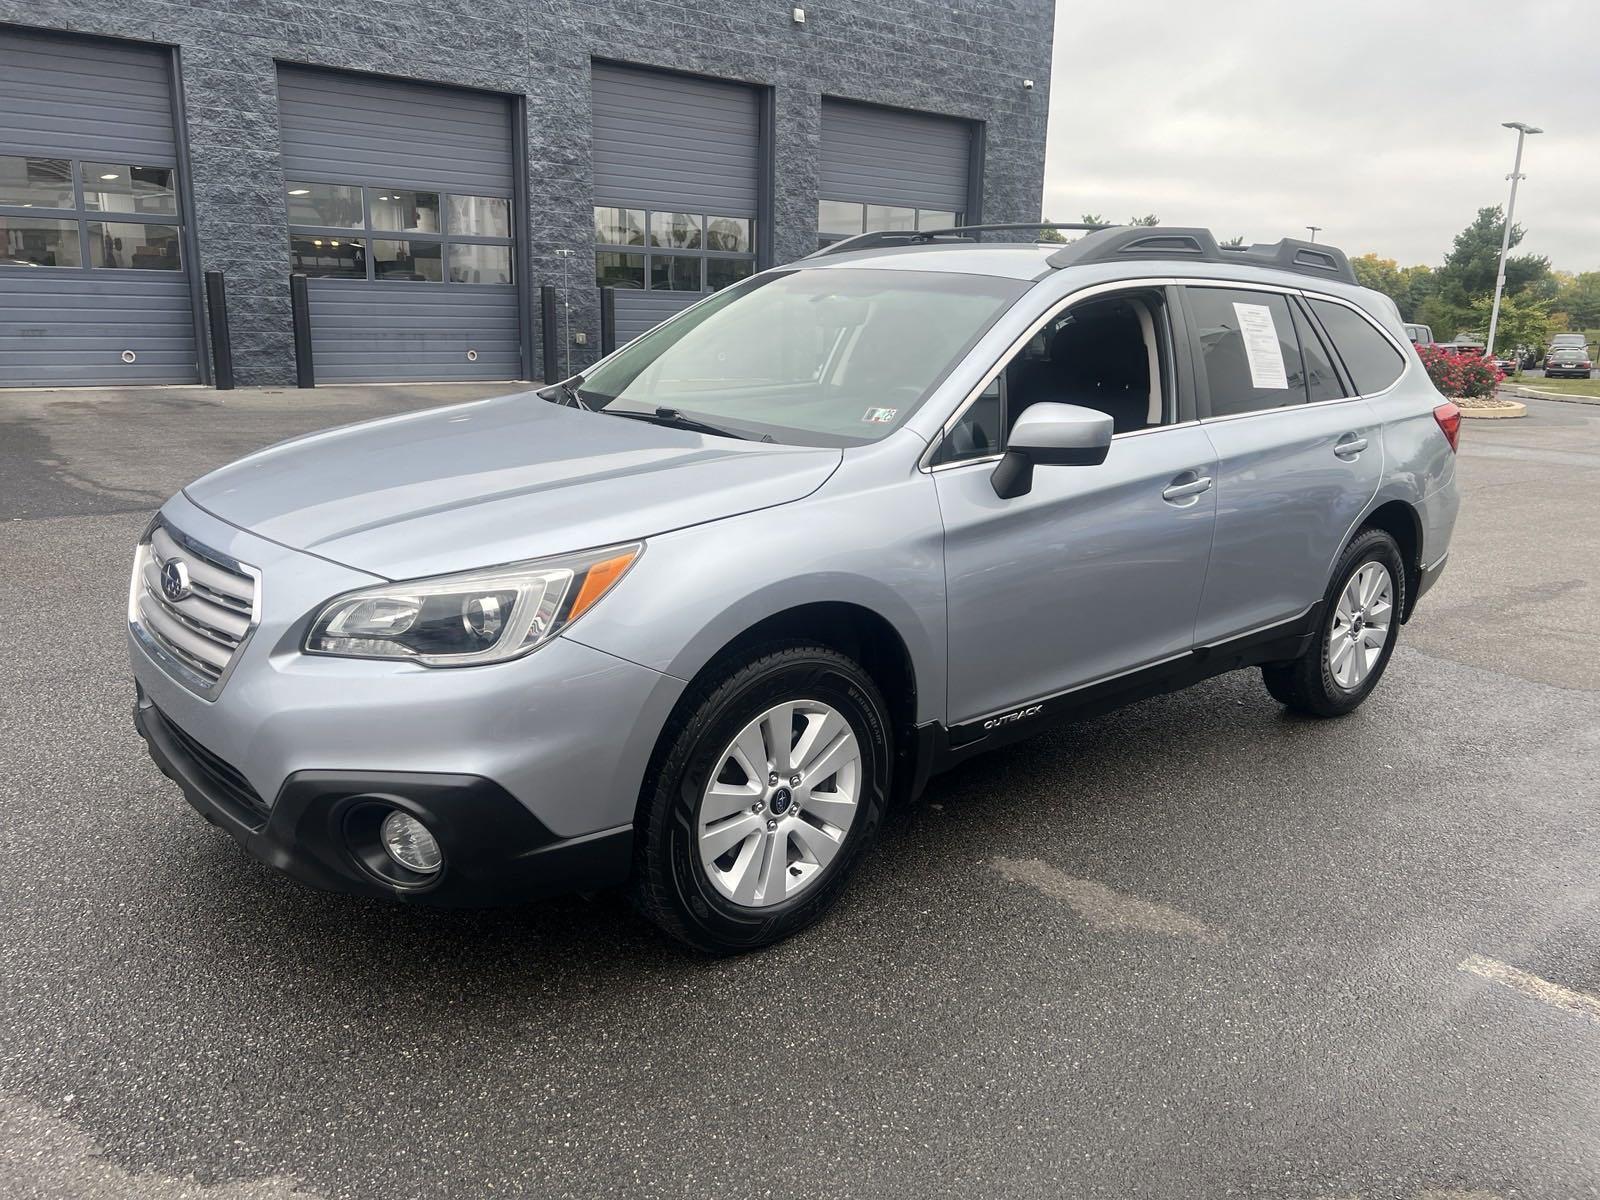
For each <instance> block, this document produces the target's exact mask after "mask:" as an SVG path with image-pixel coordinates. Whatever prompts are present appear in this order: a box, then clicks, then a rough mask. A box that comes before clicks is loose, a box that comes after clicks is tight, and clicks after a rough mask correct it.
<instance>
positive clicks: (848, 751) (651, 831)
mask: <svg viewBox="0 0 1600 1200" xmlns="http://www.w3.org/2000/svg"><path fill="white" fill-rule="evenodd" d="M684 708H685V711H684V712H683V714H682V716H681V718H680V719H679V720H678V721H677V722H676V723H675V724H674V726H673V727H672V728H670V729H669V730H668V732H667V740H668V741H669V743H670V744H669V745H668V747H667V749H666V753H665V755H664V757H662V758H661V759H660V761H659V764H658V765H657V766H656V768H655V770H654V771H653V773H652V775H651V778H650V780H649V781H648V782H647V784H646V786H645V793H644V797H643V800H642V804H641V811H640V816H639V821H638V823H637V829H636V832H637V840H636V847H635V854H636V863H635V871H634V899H635V902H636V904H637V905H638V907H639V909H640V911H642V912H643V913H644V915H645V916H647V917H649V918H650V920H652V921H653V922H655V924H656V925H658V926H660V928H661V929H663V930H664V931H665V932H667V933H668V934H670V935H672V936H673V937H674V938H676V939H678V940H679V941H681V942H684V943H685V944H687V945H689V946H692V947H694V948H695V949H697V950H701V951H704V952H707V953H712V954H728V953H736V952H738V951H742V950H753V949H756V948H758V947H761V946H765V945H769V944H771V943H772V942H775V941H778V940H780V939H782V938H785V937H788V936H789V935H790V934H792V933H795V932H797V931H798V930H800V929H803V928H804V927H805V926H807V925H809V924H811V923H812V922H813V921H815V920H816V919H817V918H818V917H820V916H821V915H822V914H823V913H824V912H826V911H827V909H828V908H829V907H830V906H831V905H832V904H833V902H834V901H835V900H836V899H838V896H839V894H840V893H841V892H842V891H843V889H844V886H845V883H846V880H847V877H848V876H849V873H850V871H851V870H852V869H853V868H854V866H855V864H856V862H857V861H858V860H859V859H860V857H861V854H862V853H863V852H864V851H865V849H866V847H867V845H868V844H869V843H870V842H871V840H872V838H873V836H874V834H875V833H876V832H877V827H878V824H879V822H880V821H881V820H882V817H883V811H884V806H885V802H886V798H887V796H888V787H889V764H890V762H891V761H892V757H891V756H892V746H891V740H890V731H889V724H888V719H887V711H888V710H887V708H886V706H885V705H884V702H883V698H882V697H881V696H880V695H879V693H878V689H877V687H876V686H875V685H874V684H873V682H872V680H871V678H870V677H869V676H868V675H867V674H866V672H865V671H863V670H862V669H861V667H860V666H859V665H858V664H856V663H855V662H853V661H852V660H851V659H849V658H847V657H845V656H844V655H842V654H839V653H838V652H836V651H833V650H829V649H826V648H824V647H821V646H789V647H782V648H777V649H773V650H769V651H767V652H766V653H762V654H760V655H758V656H756V657H754V658H752V659H750V660H747V661H745V662H743V663H735V664H731V665H730V666H729V667H728V668H727V669H726V670H725V671H724V672H722V673H721V674H720V675H719V676H718V677H716V678H714V679H712V680H710V681H708V682H707V683H705V684H703V685H701V687H700V689H699V692H698V698H697V699H695V700H692V701H691V702H690V704H687V705H685V706H684Z"/></svg>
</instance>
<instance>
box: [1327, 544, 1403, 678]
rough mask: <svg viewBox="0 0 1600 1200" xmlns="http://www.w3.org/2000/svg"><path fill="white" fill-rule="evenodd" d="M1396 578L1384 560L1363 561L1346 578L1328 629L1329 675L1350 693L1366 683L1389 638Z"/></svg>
mask: <svg viewBox="0 0 1600 1200" xmlns="http://www.w3.org/2000/svg"><path fill="white" fill-rule="evenodd" d="M1393 616H1394V579H1393V578H1392V577H1391V576H1390V574H1389V568H1388V567H1386V566H1384V565H1383V564H1382V563H1378V562H1369V563H1362V564H1361V566H1359V567H1357V568H1356V570H1355V572H1354V573H1353V574H1352V575H1351V576H1350V578H1349V579H1348V580H1346V581H1345V585H1344V588H1343V590H1342V591H1340V593H1339V599H1338V601H1337V602H1336V603H1335V604H1334V606H1333V626H1332V628H1331V629H1330V630H1329V632H1328V649H1327V653H1326V658H1327V664H1328V674H1330V675H1332V676H1333V681H1334V682H1335V683H1336V684H1338V685H1339V686H1340V687H1341V688H1343V689H1344V690H1345V691H1347V692H1353V691H1355V690H1356V689H1357V688H1358V687H1360V686H1361V685H1362V684H1363V683H1365V682H1366V680H1367V676H1369V675H1371V674H1372V668H1373V667H1375V666H1376V665H1377V663H1378V659H1379V657H1381V656H1382V654H1383V648H1384V646H1385V645H1386V644H1387V643H1388V641H1389V626H1390V623H1391V621H1392V619H1393Z"/></svg>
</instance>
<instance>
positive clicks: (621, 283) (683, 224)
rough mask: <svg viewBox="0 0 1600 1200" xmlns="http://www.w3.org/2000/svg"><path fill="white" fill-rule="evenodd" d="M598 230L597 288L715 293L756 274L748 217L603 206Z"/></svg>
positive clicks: (596, 225) (597, 220) (597, 214)
mask: <svg viewBox="0 0 1600 1200" xmlns="http://www.w3.org/2000/svg"><path fill="white" fill-rule="evenodd" d="M594 232H595V246H596V249H595V284H596V286H598V287H602V288H606V287H616V288H626V289H629V290H635V289H640V288H645V289H648V290H650V291H658V292H660V291H666V292H702V291H712V292H714V291H716V290H718V289H719V288H723V287H727V286H728V285H729V284H731V283H737V282H738V281H739V280H741V279H748V278H749V277H750V276H751V275H753V274H754V273H755V222H754V221H753V220H752V219H751V218H749V217H729V216H722V215H720V214H715V213H712V214H706V213H685V212H674V211H666V210H663V211H660V212H656V211H653V210H650V209H643V208H618V207H599V208H596V209H595V210H594ZM622 247H629V248H631V247H639V248H640V250H641V251H642V253H631V252H625V251H624V250H623V249H622Z"/></svg>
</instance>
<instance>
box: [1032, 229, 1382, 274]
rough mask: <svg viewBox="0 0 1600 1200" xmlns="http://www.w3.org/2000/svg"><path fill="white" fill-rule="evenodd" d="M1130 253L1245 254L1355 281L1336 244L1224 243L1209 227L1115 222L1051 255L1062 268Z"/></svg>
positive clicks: (1199, 258)
mask: <svg viewBox="0 0 1600 1200" xmlns="http://www.w3.org/2000/svg"><path fill="white" fill-rule="evenodd" d="M1128 259H1189V260H1192V261H1195V262H1209V263H1236V262H1239V261H1240V260H1241V259H1242V260H1244V261H1246V262H1248V263H1250V264H1251V265H1252V266H1257V267H1270V268H1272V269H1275V270H1279V271H1293V272H1295V273H1296V274H1300V275H1315V276H1318V277H1320V278H1322V279H1337V280H1339V281H1340V282H1341V283H1356V282H1357V281H1356V273H1355V271H1354V270H1353V269H1352V268H1351V266H1350V260H1349V259H1348V258H1346V257H1345V253H1344V251H1343V250H1340V249H1339V248H1338V247H1337V246H1328V245H1324V244H1323V243H1321V242H1304V241H1300V240H1298V239H1296V238H1284V239H1283V240H1282V241H1278V242H1269V243H1265V244H1261V245H1255V246H1248V247H1235V246H1228V247H1223V246H1219V245H1218V244H1217V239H1216V238H1215V237H1213V236H1212V233H1211V231H1210V230H1209V229H1181V228H1165V229H1164V228H1162V227H1160V226H1132V227H1127V228H1124V227H1117V228H1114V229H1107V230H1105V231H1103V232H1101V233H1098V234H1091V235H1090V236H1089V237H1086V238H1081V239H1079V240H1078V241H1076V242H1073V243H1072V244H1071V245H1070V246H1063V247H1062V248H1061V249H1059V250H1057V251H1056V252H1055V253H1054V254H1052V255H1051V256H1050V258H1049V260H1048V261H1049V263H1050V265H1051V266H1052V267H1056V268H1058V269H1059V268H1062V267H1080V266H1083V265H1084V264H1086V263H1100V262H1123V261H1126V260H1128Z"/></svg>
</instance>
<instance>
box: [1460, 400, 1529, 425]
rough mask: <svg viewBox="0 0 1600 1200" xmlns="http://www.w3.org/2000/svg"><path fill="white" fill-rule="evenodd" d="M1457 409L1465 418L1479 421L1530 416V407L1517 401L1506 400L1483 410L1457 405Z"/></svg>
mask: <svg viewBox="0 0 1600 1200" xmlns="http://www.w3.org/2000/svg"><path fill="white" fill-rule="evenodd" d="M1456 407H1457V408H1459V409H1460V410H1461V415H1462V416H1463V417H1466V418H1468V419H1470V420H1477V421H1496V420H1501V421H1504V420H1509V419H1511V418H1512V417H1525V416H1527V415H1528V406H1527V405H1526V404H1519V403H1518V402H1517V401H1515V400H1505V401H1503V402H1502V403H1500V404H1495V405H1490V406H1485V407H1483V408H1467V407H1466V406H1465V405H1457V406H1456Z"/></svg>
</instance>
